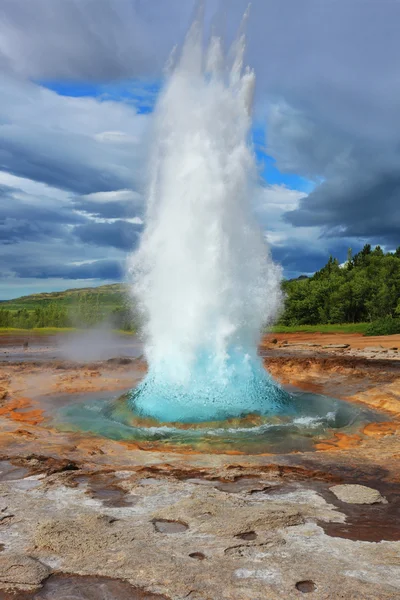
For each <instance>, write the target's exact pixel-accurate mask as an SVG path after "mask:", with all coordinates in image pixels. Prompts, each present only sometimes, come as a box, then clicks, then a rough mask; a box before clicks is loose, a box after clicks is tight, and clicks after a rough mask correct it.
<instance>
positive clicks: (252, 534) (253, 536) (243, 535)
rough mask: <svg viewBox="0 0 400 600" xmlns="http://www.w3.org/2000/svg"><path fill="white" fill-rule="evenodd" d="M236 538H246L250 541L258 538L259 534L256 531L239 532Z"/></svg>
mask: <svg viewBox="0 0 400 600" xmlns="http://www.w3.org/2000/svg"><path fill="white" fill-rule="evenodd" d="M235 538H238V539H239V540H245V541H246V542H250V541H253V540H256V539H257V534H256V532H255V531H245V532H244V533H238V534H237V535H235Z"/></svg>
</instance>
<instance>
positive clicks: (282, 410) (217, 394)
mask: <svg viewBox="0 0 400 600" xmlns="http://www.w3.org/2000/svg"><path fill="white" fill-rule="evenodd" d="M129 402H130V404H131V406H132V409H133V410H134V412H135V413H136V414H138V415H140V416H142V417H150V418H153V419H156V420H157V421H159V422H160V423H165V422H181V423H200V422H206V421H223V420H225V419H230V418H237V417H243V416H245V415H247V414H253V415H260V416H269V415H275V414H293V413H294V412H296V410H295V405H294V403H293V402H292V399H291V396H290V394H289V393H288V392H286V391H285V390H283V389H282V388H281V387H280V386H279V385H278V384H277V383H275V382H274V381H273V379H272V378H271V377H270V375H269V374H268V373H267V372H266V371H265V369H264V368H263V366H262V363H261V360H260V359H259V358H258V357H256V358H253V359H250V358H248V357H247V358H246V357H243V355H240V354H239V355H235V354H234V353H232V356H231V357H230V358H228V359H227V361H226V363H225V365H224V369H223V371H222V372H221V370H219V369H218V368H216V366H215V362H214V361H213V360H211V359H208V358H207V357H204V356H203V357H202V359H200V360H198V361H197V363H196V365H195V366H194V367H193V368H192V369H191V371H190V374H189V376H188V377H186V378H185V379H183V380H182V381H180V382H177V380H176V378H171V372H170V366H169V365H168V366H167V365H166V368H165V369H163V368H158V369H157V370H156V371H154V370H151V369H150V371H149V373H148V375H147V376H146V377H145V379H144V380H143V381H142V382H141V383H140V384H139V386H138V387H137V388H135V389H134V390H132V392H131V393H130V400H129Z"/></svg>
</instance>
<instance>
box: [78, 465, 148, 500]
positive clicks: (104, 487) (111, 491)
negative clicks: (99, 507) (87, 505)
mask: <svg viewBox="0 0 400 600" xmlns="http://www.w3.org/2000/svg"><path fill="white" fill-rule="evenodd" d="M72 481H74V482H75V483H76V484H77V485H78V488H79V487H80V488H84V489H85V490H86V492H85V493H86V494H88V495H89V496H90V497H91V498H93V499H95V500H100V501H101V502H102V504H103V506H108V507H110V508H122V507H124V506H133V505H134V504H136V502H137V497H136V496H133V495H131V494H127V492H126V491H125V490H123V489H121V488H120V487H118V479H116V477H115V475H114V473H96V474H95V475H77V476H76V477H74V478H73V479H72Z"/></svg>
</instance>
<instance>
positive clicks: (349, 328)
mask: <svg viewBox="0 0 400 600" xmlns="http://www.w3.org/2000/svg"><path fill="white" fill-rule="evenodd" d="M369 325H370V323H344V324H342V325H341V324H339V325H337V324H330V325H293V326H292V327H287V326H285V325H277V326H276V327H273V328H272V329H271V333H362V334H364V333H365V331H366V329H367V327H368V326H369ZM73 331H84V330H83V329H82V330H79V329H76V328H74V327H34V328H33V329H17V328H13V327H0V336H1V335H10V334H16V335H29V334H32V333H33V334H35V335H55V334H59V333H71V332H73ZM113 331H114V333H118V334H121V335H134V334H135V333H136V332H135V331H122V330H121V329H115V330H113Z"/></svg>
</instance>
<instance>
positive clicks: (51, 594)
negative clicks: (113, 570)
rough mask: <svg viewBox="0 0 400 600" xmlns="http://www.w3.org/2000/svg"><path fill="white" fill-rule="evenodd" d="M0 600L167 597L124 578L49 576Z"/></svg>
mask: <svg viewBox="0 0 400 600" xmlns="http://www.w3.org/2000/svg"><path fill="white" fill-rule="evenodd" d="M0 600H168V598H167V597H166V596H162V595H160V594H152V593H150V592H145V591H143V590H140V589H139V588H135V587H133V586H132V585H130V584H129V583H127V582H126V581H120V580H117V579H108V578H107V577H89V576H88V577H79V576H73V575H53V576H52V577H50V578H49V579H48V580H47V581H46V582H45V584H44V586H43V588H42V589H41V590H39V591H38V592H16V593H13V592H2V591H1V590H0Z"/></svg>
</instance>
